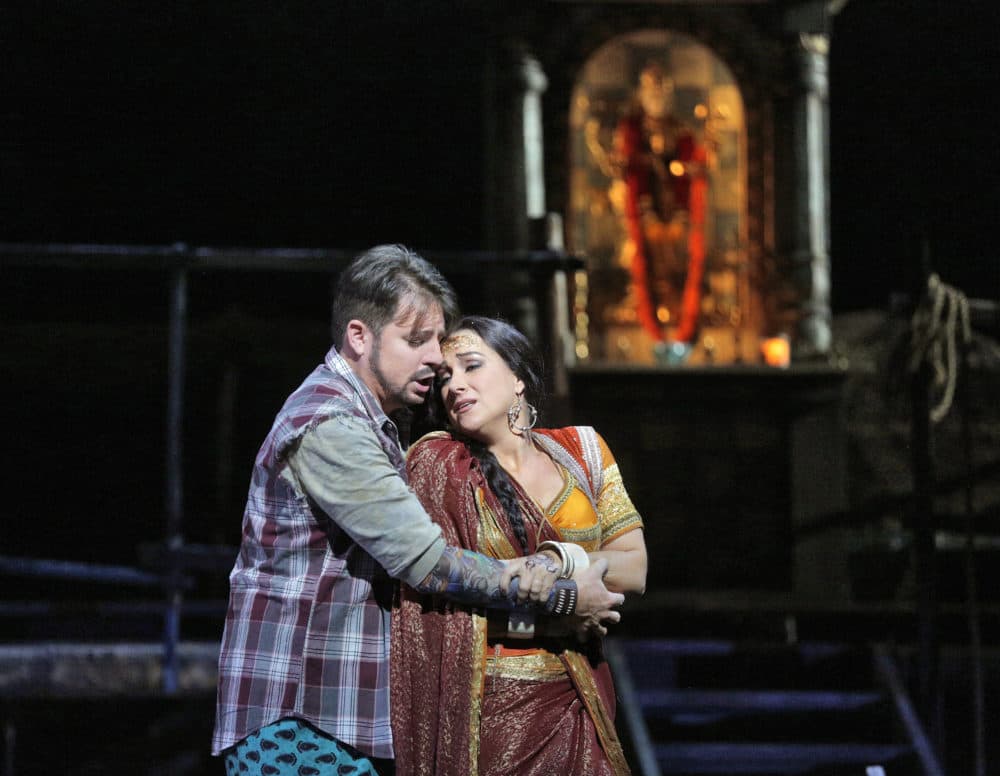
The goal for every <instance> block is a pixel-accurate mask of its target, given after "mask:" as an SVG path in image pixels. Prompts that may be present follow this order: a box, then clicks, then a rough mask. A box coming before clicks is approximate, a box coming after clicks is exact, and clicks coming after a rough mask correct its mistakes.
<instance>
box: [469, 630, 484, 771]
mask: <svg viewBox="0 0 1000 776" xmlns="http://www.w3.org/2000/svg"><path fill="white" fill-rule="evenodd" d="M471 685H472V686H471V687H470V688H469V693H470V695H471V697H472V703H471V704H470V713H469V776H479V730H480V727H481V724H482V716H483V695H484V694H485V692H486V618H485V617H483V616H482V615H479V614H473V615H472V682H471Z"/></svg>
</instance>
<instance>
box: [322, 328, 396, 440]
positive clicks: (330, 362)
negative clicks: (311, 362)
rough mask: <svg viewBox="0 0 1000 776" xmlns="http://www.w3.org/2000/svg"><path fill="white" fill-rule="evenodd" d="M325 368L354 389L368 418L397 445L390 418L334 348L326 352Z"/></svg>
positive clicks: (393, 424)
mask: <svg viewBox="0 0 1000 776" xmlns="http://www.w3.org/2000/svg"><path fill="white" fill-rule="evenodd" d="M324 362H325V363H326V365H327V367H328V368H329V369H330V370H331V371H332V372H333V373H334V374H336V375H339V376H340V377H343V378H344V379H345V380H347V382H348V383H350V384H351V386H352V387H353V388H354V391H355V393H356V394H357V397H356V398H357V400H358V402H359V403H360V404H361V406H362V407H364V409H365V412H367V413H368V416H369V417H370V418H371V419H372V420H373V421H375V423H376V424H378V427H379V428H381V429H382V430H383V431H385V432H386V433H387V434H389V435H390V436H393V437H395V438H396V441H397V443H398V442H399V430H398V429H397V428H396V424H395V423H394V422H393V420H392V418H390V417H389V416H388V415H386V414H385V410H383V409H382V405H381V404H379V402H378V399H376V398H375V394H373V393H372V392H371V390H370V389H369V388H368V386H367V385H365V383H364V381H363V380H361V379H360V378H359V377H358V375H357V374H356V373H355V371H354V370H353V369H351V366H350V364H348V363H347V361H346V359H344V357H343V356H341V355H340V353H338V352H337V348H336V346H334V347H331V348H330V350H329V351H327V354H326V358H325V359H324Z"/></svg>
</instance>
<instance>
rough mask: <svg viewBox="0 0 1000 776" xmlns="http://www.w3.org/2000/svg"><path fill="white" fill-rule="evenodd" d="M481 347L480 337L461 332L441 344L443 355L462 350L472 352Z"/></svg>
mask: <svg viewBox="0 0 1000 776" xmlns="http://www.w3.org/2000/svg"><path fill="white" fill-rule="evenodd" d="M478 346H479V337H477V336H476V335H475V334H466V333H465V332H459V333H458V334H452V335H451V336H450V337H448V338H446V339H445V341H444V342H442V343H441V352H442V353H457V352H458V351H460V350H471V349H474V348H477V347H478Z"/></svg>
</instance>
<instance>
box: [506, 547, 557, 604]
mask: <svg viewBox="0 0 1000 776" xmlns="http://www.w3.org/2000/svg"><path fill="white" fill-rule="evenodd" d="M561 568H562V567H561V566H560V564H559V563H558V561H556V560H554V559H553V558H552V556H551V555H549V554H548V553H544V552H540V553H538V554H536V555H528V556H526V557H523V558H514V559H512V560H509V561H507V565H506V568H505V569H504V571H503V574H501V575H500V587H501V588H503V589H504V590H509V589H510V582H511V580H512V579H514V577H517V578H518V581H517V600H518V603H524V602H525V601H538V602H543V603H544V602H545V601H547V600H549V594H550V593H551V592H552V585H554V584H555V581H556V580H557V579H558V578H559V571H560V570H561Z"/></svg>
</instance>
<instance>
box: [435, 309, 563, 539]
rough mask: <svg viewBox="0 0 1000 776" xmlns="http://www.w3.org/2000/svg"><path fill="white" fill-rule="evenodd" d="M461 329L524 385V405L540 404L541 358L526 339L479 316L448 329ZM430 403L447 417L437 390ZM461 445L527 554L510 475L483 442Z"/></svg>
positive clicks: (505, 325)
mask: <svg viewBox="0 0 1000 776" xmlns="http://www.w3.org/2000/svg"><path fill="white" fill-rule="evenodd" d="M461 329H465V330H467V331H472V332H475V333H476V334H478V335H479V338H480V339H482V341H483V342H485V343H486V344H487V345H488V346H489V347H490V348H491V349H492V350H494V351H496V353H497V355H499V356H500V358H502V359H503V360H504V363H506V364H507V366H508V367H509V368H510V370H511V371H512V372H513V373H514V374H515V375H517V377H518V379H519V380H521V382H522V383H524V400H525V401H527V402H529V403H531V404H535V405H539V404H541V402H542V399H543V398H544V395H545V381H544V377H543V374H544V373H543V367H542V358H541V356H540V355H539V353H538V351H537V350H536V348H535V346H534V345H532V344H531V342H530V341H529V340H528V338H527V337H525V336H524V335H523V334H522V333H521V332H519V331H518V330H517V329H516V328H514V327H513V326H511V325H510V324H509V323H507V322H506V321H502V320H499V319H497V318H486V317H483V316H480V315H468V316H465V317H464V318H462V319H461V320H460V321H458V323H456V324H455V325H454V326H453V327H452V328H451V332H452V333H454V332H456V331H459V330H461ZM432 402H434V406H433V407H432V408H431V410H432V412H434V413H435V414H437V415H439V417H441V418H442V419H443V418H444V417H446V416H445V414H444V407H443V405H442V403H441V391H440V390H435V391H433V394H432ZM462 441H464V442H465V445H466V446H467V447H468V448H469V452H470V453H472V455H473V457H475V458H476V460H478V461H479V466H480V468H481V470H482V472H483V476H484V477H485V478H486V482H487V483H488V484H489V486H490V490H492V491H493V493H494V494H495V495H496V497H497V500H498V501H499V502H500V506H502V507H503V511H504V513H505V514H506V515H507V519H508V520H509V521H510V525H511V528H513V529H514V535H515V536H516V537H517V540H518V542H520V544H521V547H522V548H523V550H524V552H525V553H527V552H528V532H527V529H526V528H525V524H524V515H523V513H522V512H521V505H520V504H519V503H518V499H517V490H516V489H515V488H514V483H513V481H512V480H511V478H510V475H509V474H508V473H507V471H506V470H505V469H504V468H503V467H502V466H501V465H500V462H499V461H498V460H497V458H496V456H495V455H493V453H491V452H490V451H489V450H488V449H487V447H486V445H484V444H483V443H482V442H478V441H476V440H474V439H463V440H462Z"/></svg>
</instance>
